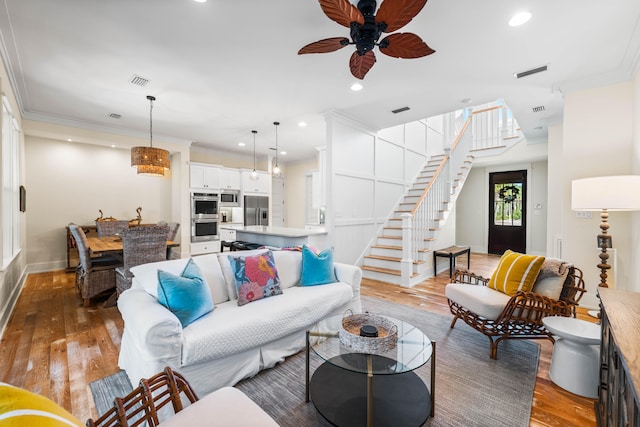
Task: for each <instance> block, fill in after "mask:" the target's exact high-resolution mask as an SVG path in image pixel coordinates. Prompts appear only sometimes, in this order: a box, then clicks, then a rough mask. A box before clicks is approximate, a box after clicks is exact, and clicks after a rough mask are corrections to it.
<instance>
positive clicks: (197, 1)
mask: <svg viewBox="0 0 640 427" xmlns="http://www.w3.org/2000/svg"><path fill="white" fill-rule="evenodd" d="M193 1H195V2H196V3H206V2H207V0H193Z"/></svg>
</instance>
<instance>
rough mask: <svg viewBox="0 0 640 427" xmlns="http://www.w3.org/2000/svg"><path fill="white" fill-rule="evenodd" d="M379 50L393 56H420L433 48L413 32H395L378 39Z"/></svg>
mask: <svg viewBox="0 0 640 427" xmlns="http://www.w3.org/2000/svg"><path fill="white" fill-rule="evenodd" d="M380 52H382V53H384V54H385V55H389V56H392V57H394V58H421V57H423V56H427V55H431V54H432V53H434V52H435V50H433V49H431V48H430V47H429V46H428V45H427V44H426V43H425V42H424V41H422V39H421V38H420V37H419V36H417V35H415V34H413V33H396V34H391V35H389V36H387V37H385V38H384V39H382V40H381V41H380Z"/></svg>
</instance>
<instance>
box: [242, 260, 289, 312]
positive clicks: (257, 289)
mask: <svg viewBox="0 0 640 427" xmlns="http://www.w3.org/2000/svg"><path fill="white" fill-rule="evenodd" d="M229 263H230V264H231V270H232V271H233V275H234V278H235V281H236V289H237V290H238V305H245V304H247V303H250V302H251V301H256V300H259V299H262V298H267V297H270V296H274V295H280V294H282V288H281V286H280V278H279V277H278V270H277V269H276V264H275V261H274V259H273V253H272V252H271V251H267V252H264V253H261V254H258V255H255V256H247V257H229Z"/></svg>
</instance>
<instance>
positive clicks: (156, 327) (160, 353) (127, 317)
mask: <svg viewBox="0 0 640 427" xmlns="http://www.w3.org/2000/svg"><path fill="white" fill-rule="evenodd" d="M118 310H120V313H121V314H122V319H123V320H124V327H125V330H126V332H127V333H128V334H129V335H130V337H131V338H132V341H133V342H134V344H135V346H136V350H137V351H138V352H139V354H140V357H141V358H142V359H143V360H146V361H149V362H151V361H160V360H180V359H181V356H182V325H181V324H180V321H179V320H178V318H177V317H176V316H175V315H174V314H173V313H172V312H171V311H169V310H168V309H167V308H166V307H164V306H163V305H162V304H160V303H159V302H158V300H157V299H156V298H154V297H153V296H152V295H149V294H148V293H146V292H145V291H144V290H141V289H128V290H127V291H125V292H123V293H122V294H121V295H120V297H119V298H118Z"/></svg>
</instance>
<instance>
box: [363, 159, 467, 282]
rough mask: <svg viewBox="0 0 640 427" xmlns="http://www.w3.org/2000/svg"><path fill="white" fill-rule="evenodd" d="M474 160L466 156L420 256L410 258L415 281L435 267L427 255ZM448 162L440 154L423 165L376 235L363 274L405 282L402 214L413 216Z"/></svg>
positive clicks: (418, 251) (432, 188) (422, 245)
mask: <svg viewBox="0 0 640 427" xmlns="http://www.w3.org/2000/svg"><path fill="white" fill-rule="evenodd" d="M472 161H473V156H471V155H467V156H466V158H465V160H464V162H463V164H462V166H461V167H460V170H459V171H458V172H456V176H455V178H454V179H453V181H452V185H451V186H450V188H451V192H450V193H449V197H446V198H444V199H443V200H442V201H441V203H439V206H438V209H437V211H436V212H434V214H433V217H432V219H431V221H430V223H429V224H428V226H427V228H426V231H427V235H426V236H425V237H424V238H423V239H422V242H421V245H420V247H419V248H417V253H418V257H417V258H413V259H412V260H411V274H410V277H409V280H410V282H411V283H413V284H415V283H418V282H420V281H422V280H424V279H425V278H426V277H428V275H426V274H427V271H426V270H429V271H431V268H432V266H430V265H429V266H427V265H426V260H427V259H428V258H427V257H429V256H431V253H432V252H431V251H432V250H434V249H435V248H433V247H432V245H433V244H434V242H435V241H436V240H437V237H438V234H439V232H440V229H441V228H442V226H443V225H444V222H445V221H446V219H447V217H448V215H449V212H450V207H451V206H452V203H453V202H454V201H455V199H456V197H457V196H458V194H459V193H460V190H461V189H462V185H463V184H464V180H465V178H466V176H467V174H468V173H469V170H470V169H471V163H472ZM448 162H449V157H448V156H446V155H445V154H440V155H437V156H433V157H431V158H430V159H429V161H428V162H427V163H426V165H425V166H424V167H423V169H422V171H421V172H420V173H419V174H418V176H417V177H416V180H415V182H414V183H413V185H412V186H411V188H410V189H409V190H408V191H407V193H406V194H405V195H404V197H403V199H402V200H401V201H400V203H399V204H398V208H397V209H396V210H395V211H394V212H393V215H392V216H391V217H390V218H389V219H388V222H387V224H386V225H385V226H384V227H383V228H382V232H381V234H379V235H378V236H377V238H376V243H375V244H374V245H372V246H371V253H370V255H366V256H364V263H363V265H362V274H363V277H366V278H368V279H373V280H379V281H383V282H387V283H395V284H398V285H401V284H403V283H402V282H403V280H402V260H403V255H402V254H403V214H405V215H412V213H413V212H414V210H415V209H416V206H417V205H419V204H420V202H422V201H423V200H424V199H425V197H424V195H425V194H426V193H427V192H428V191H430V190H431V191H435V188H434V184H435V181H436V178H437V176H438V172H441V171H443V170H444V169H445V167H446V165H447V163H448ZM414 282H415V283H414Z"/></svg>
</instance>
